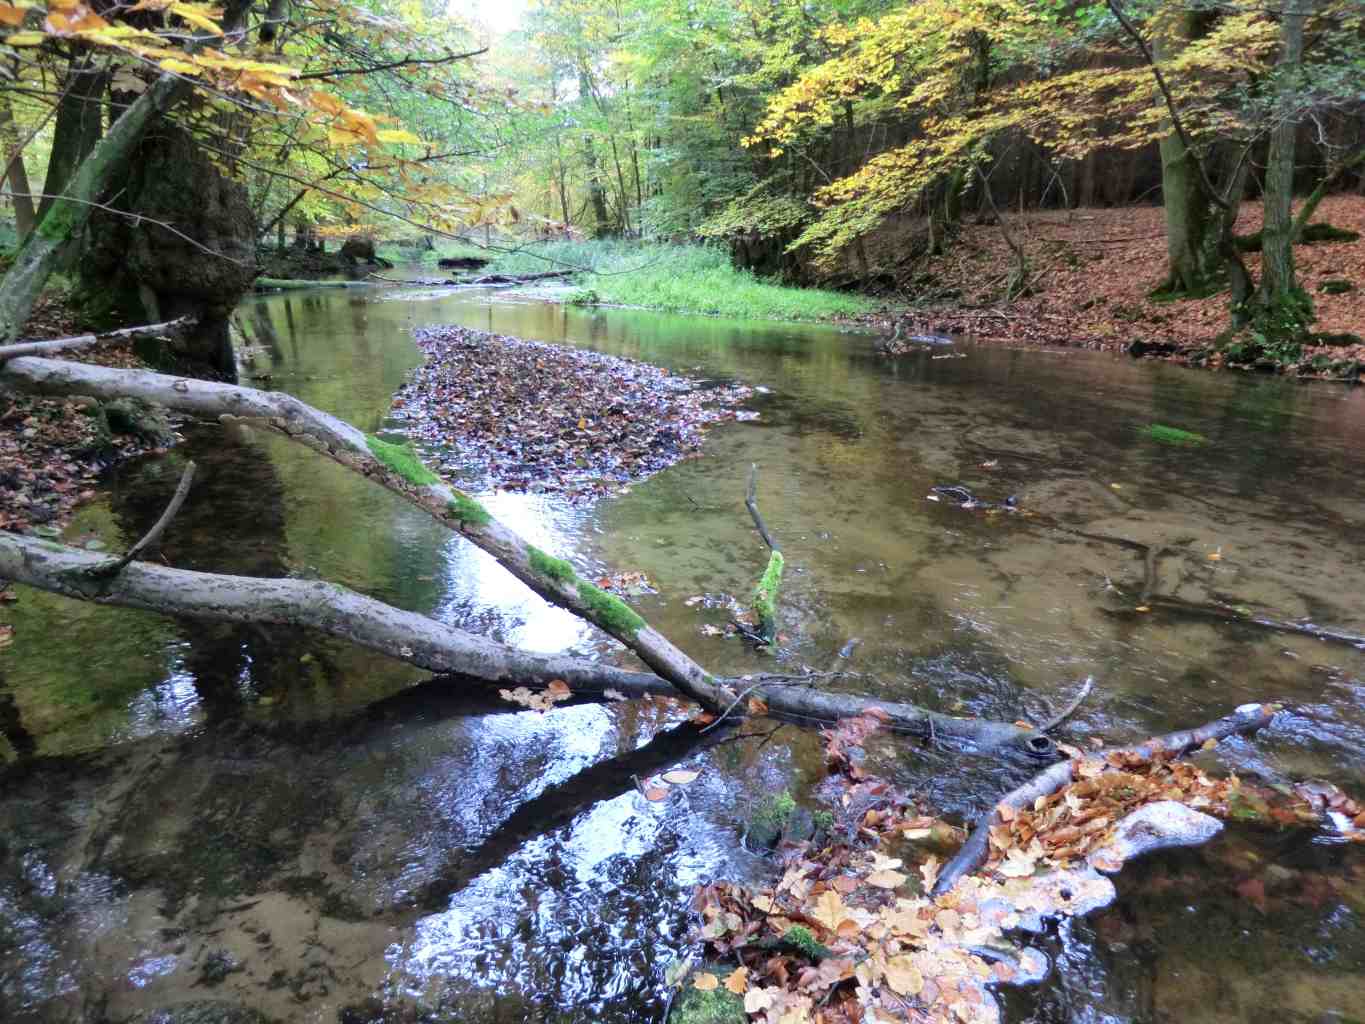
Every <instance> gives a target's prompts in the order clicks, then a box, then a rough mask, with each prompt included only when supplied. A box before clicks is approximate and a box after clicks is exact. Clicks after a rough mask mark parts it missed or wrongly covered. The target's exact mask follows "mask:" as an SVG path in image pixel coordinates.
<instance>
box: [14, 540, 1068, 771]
mask: <svg viewBox="0 0 1365 1024" xmlns="http://www.w3.org/2000/svg"><path fill="white" fill-rule="evenodd" d="M163 518H164V517H163ZM109 564H110V562H109V559H108V557H107V556H101V555H98V554H95V553H92V552H89V551H85V550H83V549H81V548H75V547H70V546H67V545H63V544H56V543H53V542H51V541H46V540H40V539H38V538H36V537H24V536H19V535H17V534H12V533H6V532H4V531H0V579H8V580H13V581H15V582H17V583H23V584H25V585H27V586H31V587H37V588H38V589H40V590H47V591H50V592H52V593H56V594H62V595H64V596H66V597H70V598H74V599H76V600H79V601H90V602H93V603H95V604H107V605H116V606H119V607H125V608H139V609H143V610H145V611H153V612H160V613H162V614H166V615H176V616H183V617H187V618H197V619H213V620H219V621H227V622H260V623H271V624H275V625H282V626H294V627H299V628H307V629H314V630H317V631H318V632H319V633H323V634H325V635H327V636H332V637H336V638H338V639H341V640H346V641H348V642H350V643H354V644H356V645H357V646H359V647H364V648H366V649H368V650H372V651H376V652H378V653H380V654H385V655H388V656H389V657H392V658H396V659H398V660H400V661H404V662H406V663H408V664H410V665H414V666H416V667H418V668H421V669H425V670H427V671H429V672H436V673H442V674H457V675H460V676H465V677H469V678H470V679H477V680H481V681H483V682H484V683H488V684H492V685H495V686H507V685H508V684H512V685H526V686H533V687H537V688H544V687H547V686H549V684H550V683H551V682H553V681H554V680H557V679H558V680H563V681H564V682H566V683H568V685H569V687H570V688H571V689H572V690H573V691H574V692H575V693H576V694H581V695H583V696H593V697H602V696H604V695H605V691H607V690H614V691H615V692H616V693H617V694H619V695H621V696H623V697H650V696H665V697H670V696H671V697H676V696H677V695H678V694H677V690H676V688H675V687H673V686H672V685H671V684H669V683H668V682H665V681H664V680H663V679H660V678H659V677H658V676H656V675H653V674H652V673H649V672H634V671H630V670H629V669H623V668H617V667H615V666H612V665H605V664H602V663H600V662H595V661H590V660H588V659H586V658H573V657H567V656H562V655H544V654H535V653H532V652H529V651H524V650H521V649H520V648H516V647H510V646H507V645H505V644H499V643H496V642H494V641H492V640H487V639H485V638H483V637H480V636H475V635H474V634H472V633H467V632H465V631H463V630H460V629H456V628H454V627H452V626H447V625H445V624H443V623H440V622H437V621H436V620H434V619H431V618H428V617H427V616H425V615H420V614H418V613H417V612H409V611H404V610H402V609H400V608H395V607H393V606H392V605H388V604H385V603H383V602H382V601H377V600H375V599H373V598H370V597H366V596H364V595H363V594H358V593H356V592H355V591H353V590H348V589H347V588H345V587H342V586H338V585H337V584H334V583H327V582H325V581H322V580H295V579H259V578H256V577H250V576H230V575H225V574H220V573H206V572H192V571H189V570H186V569H171V568H167V567H166V566H162V565H156V564H154V563H150V562H130V563H129V564H127V565H125V566H123V567H122V569H121V570H120V571H119V572H118V573H117V574H110V573H108V572H107V571H106V570H107V568H108V566H109ZM815 678H816V677H800V676H796V677H789V676H778V675H763V676H756V677H750V678H745V679H720V680H717V681H716V683H717V685H718V686H722V687H726V688H730V687H734V688H736V689H739V690H741V691H743V692H746V693H749V694H751V695H753V696H757V697H759V698H761V699H762V700H763V701H764V703H766V704H767V705H768V708H769V711H770V712H771V713H772V714H774V715H777V716H780V717H784V718H788V719H792V720H795V721H799V722H833V721H837V720H838V719H840V718H848V717H854V716H857V715H861V714H864V713H866V712H868V711H870V710H872V709H874V708H876V709H880V712H881V714H882V715H883V716H884V717H885V719H886V720H887V726H888V727H889V728H892V729H895V730H898V731H900V732H904V733H908V734H912V735H916V736H921V737H924V738H930V737H933V738H943V739H948V740H952V741H955V742H956V743H957V744H959V745H965V746H968V747H970V748H972V749H974V750H976V751H978V752H982V753H1009V752H1010V751H1013V752H1015V753H1017V754H1019V755H1022V756H1023V757H1024V758H1026V759H1036V760H1051V759H1052V758H1054V757H1056V756H1057V752H1056V747H1055V746H1054V745H1053V743H1052V741H1051V740H1049V739H1048V738H1047V737H1046V736H1044V735H1043V734H1042V733H1039V732H1036V731H1034V730H1031V729H1025V728H1021V727H1019V726H1017V725H1014V724H1012V723H1009V722H995V721H990V720H985V719H974V718H955V717H953V716H951V715H944V714H939V713H938V712H934V711H928V710H926V709H924V708H920V707H916V706H915V705H913V704H901V703H897V702H894V701H881V700H874V699H872V698H870V697H862V696H858V695H856V694H844V693H831V692H828V691H826V690H822V689H820V688H818V687H817V686H814V685H812V681H813V680H814V679H815ZM743 714H744V711H743V709H742V708H741V710H740V711H739V715H743ZM736 717H737V716H736Z"/></svg>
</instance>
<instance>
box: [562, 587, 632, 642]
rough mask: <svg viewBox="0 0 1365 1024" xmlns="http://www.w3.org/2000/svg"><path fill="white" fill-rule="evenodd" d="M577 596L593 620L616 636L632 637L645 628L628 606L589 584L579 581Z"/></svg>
mask: <svg viewBox="0 0 1365 1024" xmlns="http://www.w3.org/2000/svg"><path fill="white" fill-rule="evenodd" d="M578 596H579V597H580V598H582V599H583V603H584V604H586V605H587V606H588V611H590V612H591V613H592V617H593V620H594V621H595V622H597V624H598V625H600V626H602V627H603V628H605V629H606V630H607V631H608V632H610V633H613V634H615V635H616V636H634V635H635V634H636V633H638V632H639V631H640V630H642V629H644V628H645V620H644V619H642V618H640V616H638V615H636V614H635V612H633V611H632V610H631V609H630V606H629V605H627V604H626V603H625V602H624V601H622V600H621V599H620V598H619V597H614V596H612V595H611V594H608V593H607V592H606V591H605V590H599V589H598V588H597V587H594V586H593V585H592V584H591V583H587V582H585V581H583V580H579V581H578Z"/></svg>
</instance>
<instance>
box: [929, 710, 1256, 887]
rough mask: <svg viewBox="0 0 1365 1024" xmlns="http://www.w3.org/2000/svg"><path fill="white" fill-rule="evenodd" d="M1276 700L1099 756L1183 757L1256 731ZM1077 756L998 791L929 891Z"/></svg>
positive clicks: (972, 858)
mask: <svg viewBox="0 0 1365 1024" xmlns="http://www.w3.org/2000/svg"><path fill="white" fill-rule="evenodd" d="M1279 710H1280V708H1279V705H1276V704H1244V705H1243V706H1242V707H1240V708H1238V709H1237V710H1236V711H1234V712H1233V713H1232V714H1230V715H1227V716H1225V717H1223V718H1219V719H1217V720H1216V721H1213V722H1209V723H1208V724H1207V725H1201V726H1199V727H1198V728H1196V729H1186V730H1183V731H1181V732H1173V733H1168V734H1166V735H1165V736H1154V737H1152V738H1151V739H1149V740H1146V741H1144V742H1142V743H1139V744H1138V745H1137V746H1134V747H1127V748H1124V749H1121V750H1116V751H1109V752H1106V753H1105V754H1104V758H1105V760H1111V759H1121V760H1131V759H1134V758H1136V759H1140V760H1144V761H1151V760H1154V759H1156V758H1158V757H1163V758H1175V757H1184V756H1185V755H1186V754H1188V753H1190V752H1191V751H1194V750H1198V749H1201V748H1203V747H1204V746H1205V745H1212V744H1214V743H1217V742H1218V741H1219V740H1221V739H1226V738H1227V737H1228V736H1235V735H1239V734H1244V733H1252V732H1256V731H1258V730H1260V729H1263V728H1265V727H1266V726H1267V725H1269V724H1270V721H1271V719H1272V718H1274V717H1275V713H1276V712H1277V711H1279ZM1076 765H1077V762H1076V761H1073V760H1069V759H1068V760H1066V761H1061V762H1059V763H1057V764H1054V765H1053V766H1052V767H1050V768H1047V769H1045V770H1044V771H1042V772H1040V773H1039V774H1038V775H1035V776H1034V777H1033V778H1031V779H1030V780H1029V781H1028V782H1026V783H1024V784H1023V785H1022V786H1019V787H1018V788H1017V789H1013V790H1011V791H1010V792H1008V793H1006V794H1005V795H1004V796H1003V797H1001V798H1000V799H999V800H998V801H996V804H995V806H994V807H992V808H991V810H990V811H989V812H987V813H986V814H985V815H983V816H982V818H981V821H980V822H979V823H978V824H977V826H976V828H975V829H974V830H973V831H972V834H971V836H970V837H969V838H968V840H967V842H966V843H964V844H963V846H962V849H960V850H958V852H957V854H956V856H954V857H953V859H952V860H950V861H949V862H948V863H947V864H945V865H944V866H943V870H941V871H940V872H939V874H938V879H937V880H936V881H935V883H934V887H933V890H932V892H933V895H936V896H937V895H940V894H942V893H945V892H947V891H948V890H949V889H951V888H952V887H953V886H954V885H955V884H956V883H957V881H958V879H960V878H962V877H963V876H965V875H969V874H971V873H972V872H973V871H975V870H976V869H977V868H979V867H980V866H981V865H982V864H984V863H985V862H986V858H987V857H988V856H989V854H990V836H991V829H992V828H995V827H997V826H999V825H1001V824H1003V823H1004V822H1005V821H1006V820H1008V819H1011V818H1013V817H1014V815H1015V814H1016V813H1018V812H1019V811H1021V810H1024V809H1026V808H1029V807H1032V806H1033V804H1034V802H1035V801H1037V800H1039V799H1041V798H1043V797H1046V796H1050V795H1051V794H1053V793H1055V792H1057V790H1059V789H1061V788H1062V787H1063V786H1065V785H1066V784H1067V783H1069V782H1071V781H1072V779H1074V778H1075V770H1076Z"/></svg>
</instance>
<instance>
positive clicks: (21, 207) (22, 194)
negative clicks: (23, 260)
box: [0, 93, 38, 242]
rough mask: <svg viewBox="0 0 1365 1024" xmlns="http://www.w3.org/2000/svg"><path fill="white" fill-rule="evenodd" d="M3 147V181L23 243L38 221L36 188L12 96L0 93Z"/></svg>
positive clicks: (0, 126)
mask: <svg viewBox="0 0 1365 1024" xmlns="http://www.w3.org/2000/svg"><path fill="white" fill-rule="evenodd" d="M0 148H3V150H4V154H5V173H4V180H5V183H6V184H7V185H8V186H9V190H10V192H11V193H12V195H11V197H10V198H11V199H12V201H13V202H14V228H15V231H16V232H18V235H19V241H21V242H22V241H23V240H24V239H25V238H27V237H28V236H29V232H31V231H32V230H33V225H34V224H36V223H37V222H38V220H37V216H36V215H35V213H34V209H33V195H32V192H33V188H32V186H31V185H29V182H28V168H26V167H25V166H24V151H23V148H22V147H21V146H20V145H19V130H18V129H17V128H16V127H15V124H14V112H13V110H12V109H11V108H10V102H9V96H8V95H7V94H4V93H0Z"/></svg>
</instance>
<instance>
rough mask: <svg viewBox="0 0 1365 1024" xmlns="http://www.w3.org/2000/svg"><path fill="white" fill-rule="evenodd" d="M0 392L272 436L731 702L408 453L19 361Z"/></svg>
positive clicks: (717, 705) (217, 388) (178, 391)
mask: <svg viewBox="0 0 1365 1024" xmlns="http://www.w3.org/2000/svg"><path fill="white" fill-rule="evenodd" d="M0 387H9V388H19V389H22V390H25V391H28V392H30V393H33V394H40V395H89V396H91V397H93V398H100V399H108V398H117V397H120V396H128V397H133V398H141V399H143V400H144V401H148V402H155V403H158V404H160V405H163V406H165V407H167V408H169V409H174V410H176V411H178V412H182V413H185V414H187V415H190V416H197V417H202V418H209V419H218V420H219V421H220V422H224V423H225V424H241V425H243V426H258V427H261V428H263V429H267V430H271V431H274V432H277V433H280V434H282V435H283V436H285V437H287V438H289V439H290V440H292V441H296V442H298V443H300V444H303V445H304V446H306V447H309V448H312V449H313V450H315V451H317V452H319V453H321V454H323V455H326V456H327V457H328V458H330V459H332V460H333V461H335V462H337V463H339V464H340V465H342V466H345V467H346V468H347V469H350V470H352V471H354V472H356V473H359V474H360V475H361V476H364V477H366V478H368V479H371V480H374V481H375V482H376V483H379V484H380V485H381V486H383V487H385V488H386V489H388V490H390V491H392V492H393V493H395V494H397V495H399V496H400V497H402V498H404V499H405V500H407V501H408V502H409V503H410V504H413V505H415V506H416V507H418V508H420V509H422V510H423V511H424V512H426V513H427V514H428V515H430V516H431V517H432V518H434V519H435V520H437V522H439V523H441V524H442V525H444V526H446V527H447V528H449V529H451V530H453V531H454V532H456V533H458V534H459V535H460V536H461V537H463V538H465V539H466V540H468V541H469V542H470V543H472V544H474V545H475V546H477V547H479V548H480V549H482V550H483V551H486V552H488V554H490V555H492V556H493V558H494V559H496V560H497V562H498V563H499V564H500V565H502V566H503V568H505V569H507V570H508V571H509V572H510V573H512V575H513V576H515V577H516V578H517V579H519V580H521V581H522V582H523V583H524V584H526V586H528V587H529V588H530V589H531V590H532V591H534V592H535V593H536V594H538V595H540V596H541V597H543V598H544V599H545V600H547V601H549V602H551V603H552V604H556V605H558V606H559V607H561V608H565V609H567V610H568V611H570V612H572V613H574V614H575V615H577V616H578V617H579V618H582V619H584V620H586V621H588V622H591V623H593V624H594V625H596V626H597V627H598V628H600V629H602V630H603V631H604V632H606V633H607V634H609V635H610V636H612V637H614V638H615V639H617V640H619V641H620V642H621V643H623V644H624V645H625V646H626V647H627V648H629V649H630V650H631V651H632V652H634V654H635V655H636V656H637V657H639V658H640V660H641V661H643V662H644V663H645V664H646V665H648V666H649V668H650V669H652V670H653V671H654V672H655V673H656V674H657V675H659V676H661V677H663V678H664V679H666V680H667V681H668V682H670V683H672V684H673V685H674V687H676V688H677V689H678V691H679V692H681V693H682V694H683V695H684V696H686V697H688V698H690V699H692V700H694V701H696V702H697V703H699V704H701V705H703V706H704V707H707V708H709V709H711V710H713V711H720V710H721V709H723V708H724V707H726V706H727V705H729V704H731V703H732V702H733V701H734V699H735V694H734V693H733V692H732V691H731V690H729V689H728V688H727V687H725V686H724V685H722V684H720V683H718V682H717V681H716V680H715V679H714V678H713V677H712V676H711V674H710V673H709V672H707V671H706V670H705V669H704V668H702V667H701V666H700V665H698V664H697V663H696V662H695V661H693V660H692V659H691V658H690V657H688V656H687V655H686V654H685V653H683V651H681V650H680V649H679V648H678V647H677V646H676V645H675V644H673V642H672V641H670V640H669V639H668V638H667V637H665V636H664V635H663V634H662V633H660V632H659V631H658V630H656V629H654V628H653V627H652V626H650V625H649V624H648V623H647V622H645V620H644V619H643V618H642V617H641V616H640V615H639V614H638V613H637V612H636V611H634V610H633V609H632V608H630V607H629V606H628V605H627V604H626V603H625V602H623V601H622V600H621V599H620V598H618V597H615V596H614V595H611V594H608V593H606V592H605V591H603V590H601V589H599V588H598V587H597V586H595V585H594V584H592V583H591V582H589V581H587V580H583V579H580V578H579V576H578V573H577V572H576V571H575V570H574V568H573V566H571V565H570V564H569V563H568V562H566V561H564V560H563V559H559V558H554V557H552V556H550V555H548V554H546V553H545V552H543V551H541V550H540V549H539V548H536V547H534V546H533V545H530V544H527V543H526V541H525V540H523V539H522V538H521V537H520V536H519V535H518V534H516V533H515V532H513V531H512V530H511V529H509V528H508V527H506V526H505V525H503V524H502V523H499V522H498V521H497V520H495V519H494V518H493V517H492V515H491V514H490V513H489V512H488V511H487V510H486V509H485V508H484V507H483V506H482V505H480V504H479V503H478V502H477V501H475V500H474V499H473V498H471V497H470V496H469V495H467V494H465V493H464V492H462V491H459V490H457V489H455V488H453V487H450V486H449V485H447V484H445V483H443V482H442V481H441V478H440V477H438V476H437V475H436V474H435V473H433V472H432V471H431V470H430V469H428V468H427V467H426V466H425V465H423V464H422V462H421V460H420V459H419V458H418V457H417V454H416V453H415V452H414V451H413V450H412V449H411V448H408V447H406V446H403V445H397V444H392V443H389V442H386V441H383V440H380V439H379V438H377V437H374V436H373V435H367V434H364V433H362V432H361V431H359V430H357V429H356V428H355V427H353V426H351V425H350V424H349V423H346V422H344V421H342V420H339V419H337V418H336V417H335V416H331V415H328V414H327V413H325V412H322V411H321V410H320V409H315V408H313V407H312V406H311V405H308V404H307V403H306V402H301V401H299V400H298V399H297V398H294V397H293V396H292V395H286V394H283V393H280V392H272V391H259V390H257V389H255V388H247V387H240V386H237V385H232V384H219V383H216V382H211V381H201V380H191V379H187V378H181V377H173V376H169V375H167V374H161V373H152V372H150V371H147V370H117V369H111V368H109V367H104V366H90V365H86V364H83V363H71V362H65V361H62V360H56V359H42V358H38V357H36V356H21V357H19V358H16V359H11V360H9V361H8V362H6V363H4V364H0Z"/></svg>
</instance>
